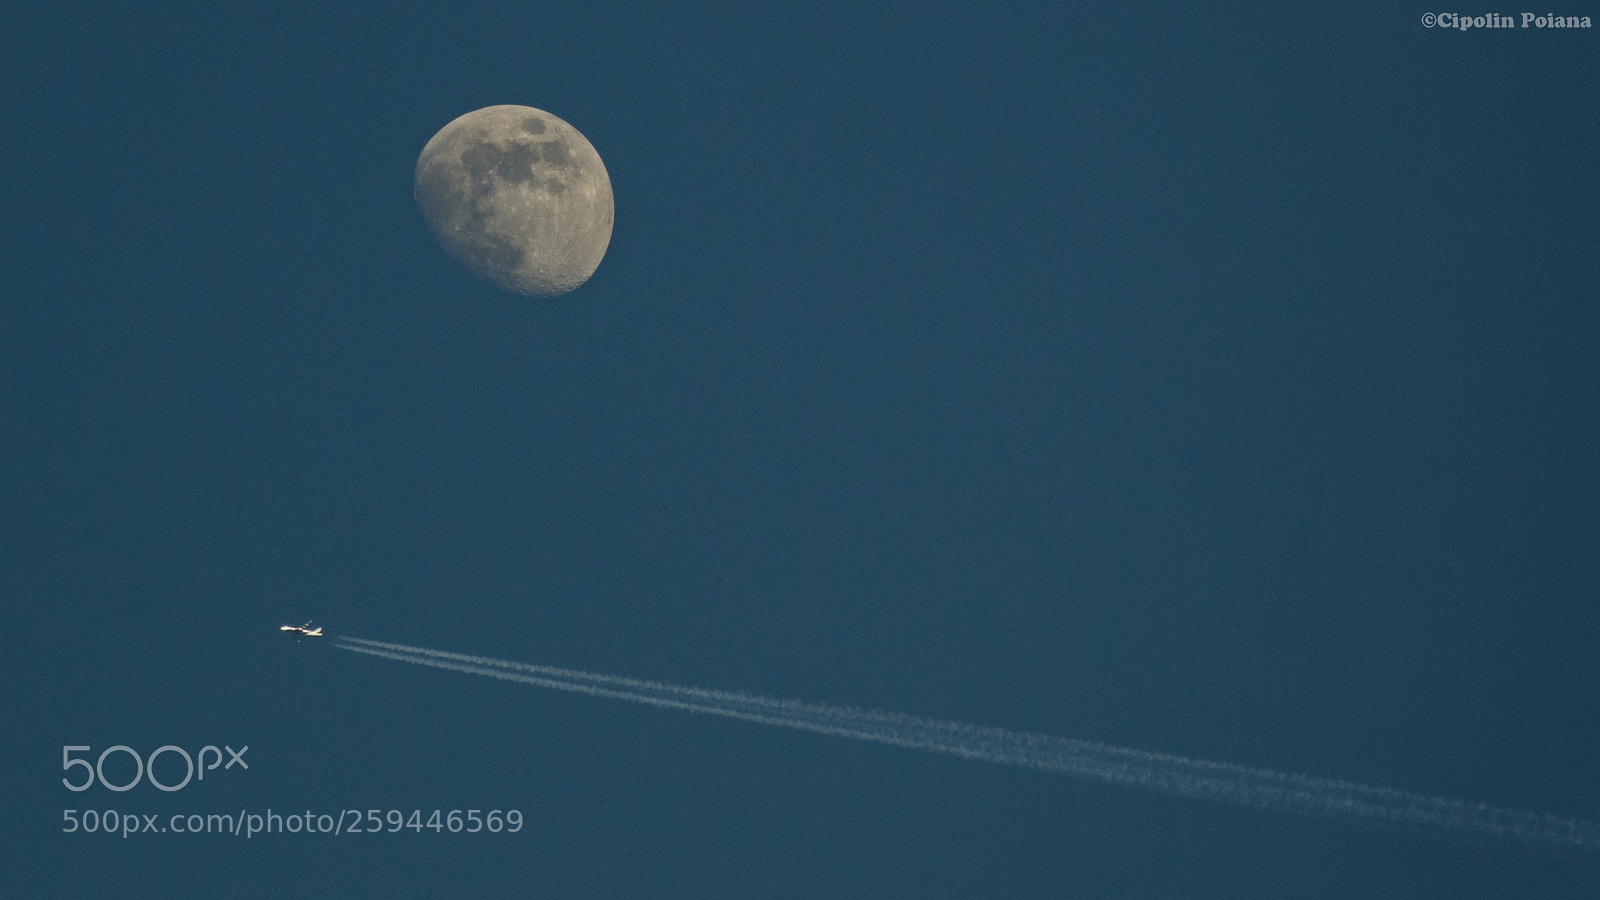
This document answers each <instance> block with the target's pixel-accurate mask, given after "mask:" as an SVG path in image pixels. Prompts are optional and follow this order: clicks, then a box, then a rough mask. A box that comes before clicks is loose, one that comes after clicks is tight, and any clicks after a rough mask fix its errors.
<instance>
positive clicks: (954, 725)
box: [333, 636, 1600, 862]
mask: <svg viewBox="0 0 1600 900" xmlns="http://www.w3.org/2000/svg"><path fill="white" fill-rule="evenodd" d="M333 646H335V647H338V648H339V649H341V650H350V651H353V652H356V653H366V654H369V655H371V656H380V657H383V658H385V659H393V660H398V661H400V662H408V663H412V664H415V665H421V666H433V667H434V668H438V669H450V670H452V671H456V672H466V673H468V674H472V675H484V676H488V677H490V678H499V679H502V680H505V681H515V682H519V683H522V684H533V685H538V686H540V687H547V688H555V689H557V690H562V691H575V692H577V693H580V694H589V695H591V696H595V697H611V698H614V699H618V700H628V701H631V702H634V703H644V704H648V705H651V706H660V707H665V708H668V709H682V710H688V711H689V712H700V713H710V714H712V715H718V716H727V717H728V718H732V719H741V720H744V721H746V722H760V723H763V724H766V725H780V726H783V727H785V728H798V729H801V730H804V731H815V732H819V733H821V734H832V735H838V736H839V737H848V738H855V739H857V740H864V741H876V742H878V743H880V744H893V745H895V746H899V747H911V748H914V749H917V750H932V751H934V752H937V753H948V754H952V755H954V756H962V757H966V758H968V759H978V760H984V761H986V762H993V763H1002V764H1005V765H1014V766H1027V767H1030V768H1035V769H1043V770H1045V771H1048V772H1059V773H1062V774H1066V775H1076V776H1079V777H1081V778H1092V779H1094V780H1096V781H1103V782H1108V783H1110V784H1120V785H1128V786H1131V787H1140V788H1146V789H1148V790H1153V791H1161V792H1164V793H1168V794H1176V795H1179V796H1182V797H1190V798H1193V799H1196V800H1217V801H1223V802H1227V803H1233V804H1236V805H1239V806H1248V807H1254V808H1256V809H1266V810H1277V811H1283V812H1293V813H1299V814H1301V815H1307V816H1315V817H1318V818H1327V819H1340V820H1345V821H1350V822H1357V823H1364V824H1374V825H1384V826H1389V827H1394V828H1399V829H1402V830H1406V831H1420V832H1425V833H1428V834H1432V835H1434V836H1437V837H1442V838H1445V839H1449V840H1457V841H1468V842H1473V843H1487V844H1502V845H1510V846H1515V847H1519V848H1521V849H1524V850H1528V851H1534V852H1540V853H1547V854H1553V855H1557V856H1565V857H1576V858H1580V859H1583V860H1586V861H1589V862H1600V825H1597V824H1595V823H1592V822H1587V821H1583V820H1581V819H1575V818H1561V817H1558V816H1552V815H1546V814H1542V813H1533V812H1525V811H1521V810H1514V809H1502V808H1500V807H1495V806H1490V805H1488V804H1483V803H1468V802H1466V801H1462V800H1448V799H1444V798H1440V797H1429V796H1426V795H1423V794H1415V793H1411V792H1408V791H1397V790H1392V789H1390V788H1382V787H1372V786H1370V785H1364V784H1354V783H1352V782H1348V781H1338V780H1334V779H1330V778H1318V777H1315V776H1311V775H1293V774H1288V773H1284V772H1273V771H1270V770H1267V769H1255V768H1250V767H1247V766H1237V765H1233V764H1231V763H1219V762H1207V761H1206V760H1200V759H1188V758H1186V757H1182V756H1173V755H1171V754H1165V753H1151V752H1148V751H1144V750H1132V749H1128V748H1124V747H1112V746H1108V745H1105V744H1096V743H1092V742H1089V741H1079V740H1071V739H1067V738H1058V737H1048V736H1045V735H1038V734H1027V733H1024V732H1017V731H1005V730H1003V729H1000V728H989V727H985V726H980V725H966V724H962V723H960V722H942V721H939V720H936V719H924V718H920V717H917V716H908V715H901V714H899V713H887V712H878V711H875V710H868V709H855V708H852V707H848V706H832V705H828V704H823V703H809V702H804V701H800V700H776V699H773V698H771V697H762V696H759V695H755V694H744V693H737V692H732V691H714V690H707V689H704V688H697V687H686V686H684V685H676V684H663V683H659V682H653V681H639V680H636V679H632V678H620V677H617V676H615V675H595V674H592V673H589V672H579V671H575V670H572V669H558V668H554V667H551V666H535V665H529V664H527V663H517V662H508V661H506V660H501V659H491V658H488V657H482V656H467V655H465V654H461V653H447V652H445V651H442V650H429V649H426V648H424V647H411V646H407V645H405V644H391V643H386V642H384V641H372V640H366V639H364V638H357V637H344V636H341V637H339V638H337V639H335V641H334V643H333Z"/></svg>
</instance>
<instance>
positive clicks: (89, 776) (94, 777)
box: [61, 744, 250, 791]
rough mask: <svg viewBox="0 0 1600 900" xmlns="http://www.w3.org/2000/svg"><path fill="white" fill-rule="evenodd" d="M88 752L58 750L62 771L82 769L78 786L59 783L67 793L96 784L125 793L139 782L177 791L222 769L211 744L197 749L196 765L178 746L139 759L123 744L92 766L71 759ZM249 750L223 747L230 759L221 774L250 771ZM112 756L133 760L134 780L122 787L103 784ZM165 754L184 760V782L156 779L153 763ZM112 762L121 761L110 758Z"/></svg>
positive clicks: (106, 751)
mask: <svg viewBox="0 0 1600 900" xmlns="http://www.w3.org/2000/svg"><path fill="white" fill-rule="evenodd" d="M91 749H92V748H91V747H88V746H70V745H68V746H63V747H62V748H61V769H62V771H64V772H71V771H72V770H73V769H74V768H76V767H78V766H83V769H84V773H83V781H82V782H80V783H78V784H73V782H72V779H71V778H70V777H64V778H62V779H61V783H62V784H64V785H66V787H67V790H69V791H86V790H88V789H89V788H90V787H91V786H92V785H93V784H94V783H95V782H97V781H98V782H99V783H100V786H101V787H103V788H105V789H106V790H108V791H126V790H130V789H132V788H133V786H134V785H136V784H138V783H139V781H140V780H141V779H143V780H146V781H149V782H150V783H151V784H152V785H154V786H155V788H156V790H161V791H180V790H183V788H184V787H186V786H187V785H188V784H189V780H190V779H191V778H195V777H196V776H197V775H198V776H199V777H198V780H200V781H204V780H205V779H206V773H207V772H209V771H211V770H212V769H215V768H216V767H217V766H222V750H218V749H217V748H216V747H215V746H214V745H212V744H207V745H205V746H204V747H201V748H200V752H199V754H198V756H199V760H200V762H199V765H196V764H195V757H193V756H190V755H189V751H187V750H185V749H183V748H182V747H179V746H177V745H176V744H167V745H166V746H165V747H157V748H156V749H155V750H153V751H151V753H150V755H149V756H148V757H142V756H140V755H139V754H138V752H137V751H135V750H134V749H133V748H132V747H129V746H127V745H126V744H117V745H116V746H114V747H107V748H106V749H104V750H102V751H100V758H99V759H97V760H95V763H94V765H90V764H89V761H88V760H87V759H73V758H72V754H74V753H77V752H79V751H82V752H84V753H88V752H89V751H90V750H91ZM249 749H250V748H249V747H248V746H246V747H240V748H239V749H238V750H237V751H236V750H234V749H233V748H232V747H229V746H227V745H223V750H227V751H228V757H229V759H228V764H227V765H225V766H222V770H223V771H224V772H226V771H227V770H229V769H231V768H233V767H234V766H239V767H240V768H242V769H248V768H250V764H249V763H247V762H245V761H244V755H245V752H246V751H248V750H249ZM114 753H126V754H127V755H128V756H130V757H132V758H133V763H134V772H133V778H132V779H130V780H129V781H128V782H127V783H125V784H113V783H112V782H110V781H107V780H106V757H108V756H111V755H112V754H114ZM164 753H167V754H177V755H178V756H180V757H182V758H183V765H184V767H185V770H184V773H183V780H182V781H180V782H178V783H177V784H164V783H162V782H161V781H160V780H159V779H157V778H156V759H157V757H160V756H161V755H162V754H164ZM207 753H210V754H212V758H211V765H209V766H208V765H206V754H207ZM112 759H114V760H115V759H120V757H112ZM114 765H115V764H114Z"/></svg>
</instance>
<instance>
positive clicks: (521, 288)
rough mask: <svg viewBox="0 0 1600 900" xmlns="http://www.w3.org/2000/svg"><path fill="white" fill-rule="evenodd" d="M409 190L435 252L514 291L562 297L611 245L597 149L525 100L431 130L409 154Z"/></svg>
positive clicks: (608, 200) (606, 186) (606, 183)
mask: <svg viewBox="0 0 1600 900" xmlns="http://www.w3.org/2000/svg"><path fill="white" fill-rule="evenodd" d="M415 196H416V200H417V206H418V207H419V208H420V209H421V210H422V217H423V218H424V219H426V220H427V222H428V228H429V229H430V230H431V231H432V232H433V235H434V237H436V238H438V239H439V243H440V244H441V245H442V246H443V247H444V249H445V252H447V253H449V254H450V255H451V256H452V257H454V258H455V259H456V261H457V262H460V263H461V264H462V265H463V266H466V267H467V269H468V270H470V271H471V272H472V273H473V274H474V275H477V276H478V277H479V278H482V279H484V280H486V281H489V282H492V283H493V284H495V285H498V286H499V287H501V288H502V289H504V290H507V291H510V292H512V293H514V294H523V295H526V296H529V297H553V296H556V295H558V294H565V293H566V292H568V291H570V290H572V289H573V288H576V287H577V286H578V285H580V284H583V283H584V282H585V281H588V280H589V276H590V275H593V274H594V270H595V269H596V268H598V267H599V266H600V260H601V258H602V257H604V256H605V255H606V247H607V246H609V245H610V243H611V225H612V221H613V219H614V217H615V207H614V205H613V202H612V197H611V178H610V176H609V175H607V174H606V167H605V164H604V163H602V162H600V154H599V153H597V152H595V149H594V146H593V145H592V144H590V143H589V141H588V139H587V138H585V137H584V136H583V135H582V134H580V133H578V129H576V128H573V127H572V126H571V125H568V124H567V123H566V122H564V121H562V120H561V119H560V118H558V117H556V116H554V115H551V114H550V113H547V112H545V111H544V110H540V109H534V108H533V107H531V106H510V105H508V106H488V107H485V108H483V109H480V110H476V111H474V112H469V113H467V114H466V115H464V116H462V117H461V118H459V119H456V120H455V121H454V122H451V123H450V124H449V125H446V126H445V127H443V128H441V129H439V133H438V134H436V135H434V136H433V139H432V140H430V141H428V144H427V146H425V147H423V148H422V155H421V156H419V157H417V176H416V189H415Z"/></svg>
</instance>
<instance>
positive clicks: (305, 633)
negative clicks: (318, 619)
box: [278, 622, 322, 641]
mask: <svg viewBox="0 0 1600 900" xmlns="http://www.w3.org/2000/svg"><path fill="white" fill-rule="evenodd" d="M278 630H279V631H293V632H295V633H297V634H298V635H299V636H300V637H322V626H321V625H318V626H317V627H315V628H312V627H311V623H310V622H307V623H305V624H304V625H280V626H279V627H278ZM300 637H296V638H295V640H297V641H298V640H300Z"/></svg>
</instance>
